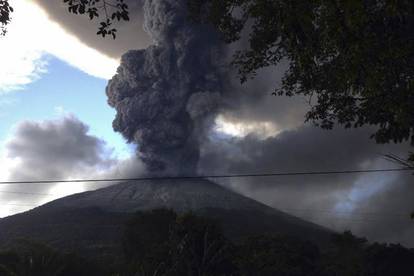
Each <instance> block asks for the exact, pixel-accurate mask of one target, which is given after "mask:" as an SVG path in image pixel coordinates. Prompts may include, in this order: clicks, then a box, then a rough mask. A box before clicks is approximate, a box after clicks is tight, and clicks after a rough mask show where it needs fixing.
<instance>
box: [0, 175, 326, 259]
mask: <svg viewBox="0 0 414 276" xmlns="http://www.w3.org/2000/svg"><path fill="white" fill-rule="evenodd" d="M158 208H167V209H173V210H174V211H176V212H178V213H185V212H193V213H195V214H199V215H203V216H207V217H210V218H213V219H216V220H218V221H219V222H220V223H221V224H222V228H223V230H224V233H225V234H226V235H227V236H228V237H229V238H231V239H237V238H241V237H243V236H248V235H260V234H276V233H277V234H284V235H292V236H295V237H298V238H300V239H305V240H311V241H313V242H315V241H316V242H317V243H320V244H322V243H325V242H327V241H328V239H329V238H330V236H331V234H332V233H333V231H331V230H329V229H327V228H324V227H322V226H319V225H316V224H314V223H311V222H307V221H305V220H302V219H300V218H297V217H294V216H291V215H289V214H287V213H284V212H281V211H279V210H276V209H273V208H271V207H269V206H267V205H265V204H263V203H260V202H258V201H255V200H253V199H251V198H248V197H245V196H243V195H240V194H238V193H236V192H234V191H231V190H228V189H226V188H224V187H222V186H220V185H218V184H216V183H213V182H211V181H209V180H206V179H202V180H196V181H194V180H185V181H182V180H163V181H149V180H148V181H139V182H138V181H129V182H123V183H119V184H116V185H112V186H108V187H105V188H101V189H97V190H94V191H88V192H83V193H78V194H74V195H70V196H67V197H63V198H60V199H56V200H54V201H51V202H49V203H46V204H44V205H42V206H39V207H37V208H34V209H32V210H30V211H27V212H24V213H20V214H17V215H14V216H10V217H6V218H3V219H1V220H0V246H1V245H7V244H9V243H10V241H11V240H14V239H16V238H25V239H34V240H37V241H41V242H45V243H48V244H49V245H51V246H53V247H57V248H60V249H66V250H75V251H76V250H79V251H82V252H84V251H88V252H90V254H91V255H93V254H97V253H98V252H99V254H102V253H103V252H108V253H109V252H116V251H119V248H118V247H119V246H118V245H119V244H120V240H121V236H122V232H123V225H124V224H125V222H126V221H127V220H128V219H129V218H130V217H131V215H132V214H133V213H134V212H136V211H145V210H151V209H158Z"/></svg>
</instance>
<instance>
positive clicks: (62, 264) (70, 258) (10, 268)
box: [0, 240, 102, 276]
mask: <svg viewBox="0 0 414 276" xmlns="http://www.w3.org/2000/svg"><path fill="white" fill-rule="evenodd" d="M101 273H102V271H101V270H100V269H98V268H97V267H96V266H95V265H94V264H92V263H91V262H88V261H86V260H84V259H82V258H80V257H78V256H76V255H74V254H62V253H59V252H57V251H55V250H53V249H52V248H50V247H48V246H46V245H43V244H39V243H35V242H30V241H23V240H22V241H19V243H18V245H17V246H16V247H14V248H13V249H11V250H9V251H5V252H0V275H4V276H26V275H28V276H29V275H54V276H71V275H79V276H89V275H102V274H101Z"/></svg>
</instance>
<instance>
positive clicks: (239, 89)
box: [0, 0, 414, 246]
mask: <svg viewBox="0 0 414 276" xmlns="http://www.w3.org/2000/svg"><path fill="white" fill-rule="evenodd" d="M134 3H135V4H134ZM137 3H140V1H134V2H131V9H132V10H131V11H132V16H131V22H129V23H125V25H122V24H121V25H120V26H119V32H118V38H117V40H115V41H112V40H107V39H102V38H100V37H98V36H96V35H95V33H96V25H94V24H93V23H91V22H89V20H87V19H84V18H81V17H76V16H74V15H70V14H68V13H67V12H66V10H65V9H64V7H62V5H61V3H60V2H59V1H53V2H50V1H47V0H13V1H11V4H12V5H13V7H14V8H15V12H14V13H13V18H12V23H11V24H10V26H9V27H8V33H7V35H6V36H5V37H0V60H1V67H0V118H1V122H2V124H0V179H1V180H2V181H6V180H13V181H18V180H44V179H78V178H92V177H96V178H103V177H114V176H118V177H127V176H137V175H141V174H143V173H145V171H146V170H147V169H148V168H147V167H148V164H152V163H149V162H148V158H146V157H148V156H154V155H159V160H161V161H165V162H166V163H168V162H170V161H171V160H170V159H169V157H168V156H167V157H166V155H165V153H166V152H167V153H168V152H169V151H168V150H165V151H164V152H162V151H161V152H160V151H159V150H158V148H159V147H158V146H157V144H156V142H157V141H158V140H160V141H161V142H164V143H165V141H164V140H163V139H164V138H165V137H171V135H172V134H173V136H172V137H174V139H176V140H174V139H169V141H172V142H175V141H178V140H179V138H180V137H181V138H182V137H187V136H188V135H190V136H193V135H195V134H194V133H196V132H197V133H198V134H197V135H195V136H197V137H195V138H194V139H195V140H194V141H196V142H194V141H193V143H192V144H191V145H190V146H191V147H190V148H193V147H196V148H197V149H198V150H199V151H198V153H199V156H198V157H197V158H196V159H197V161H196V164H198V167H197V171H198V172H199V173H202V174H221V173H260V172H295V171H313V170H319V171H321V170H324V171H330V170H335V171H336V170H354V169H357V170H359V169H379V168H395V167H398V165H397V164H394V163H390V162H389V161H387V160H385V158H384V157H383V156H384V154H388V153H394V154H397V155H400V156H404V155H405V154H406V153H407V152H408V150H409V147H408V145H407V144H400V145H394V144H390V145H378V144H375V143H374V141H372V140H370V139H369V136H370V134H372V132H373V131H374V130H375V129H374V128H372V127H365V128H361V129H356V130H344V129H342V128H340V127H338V128H335V129H334V130H332V131H325V130H321V129H318V128H316V127H314V126H313V125H311V124H309V123H304V115H305V112H306V110H307V108H308V101H307V99H304V98H300V97H293V98H285V97H274V96H271V92H272V89H273V88H274V87H275V86H277V85H278V84H279V83H280V78H281V76H282V74H283V72H284V70H285V69H286V64H281V65H280V66H279V67H277V68H269V69H266V70H262V71H261V72H259V74H258V76H257V78H256V79H254V80H252V81H249V82H248V83H247V84H245V85H243V86H242V85H240V83H239V82H238V79H237V77H235V76H233V75H234V74H233V73H232V72H227V73H226V74H224V73H223V74H222V73H221V72H219V71H214V70H213V71H214V74H213V76H212V75H211V74H210V75H209V72H210V71H211V70H212V69H215V68H216V67H217V65H216V64H214V62H211V61H210V60H207V62H204V63H203V66H204V67H203V68H201V67H200V66H199V67H198V68H197V70H194V68H193V67H192V66H193V65H191V64H192V63H189V64H187V65H185V64H186V63H185V62H183V64H184V65H182V66H183V67H181V68H182V72H183V74H187V75H186V76H187V77H188V79H191V78H192V77H193V73H194V71H199V72H201V73H202V75H209V77H208V78H205V80H204V81H203V82H202V83H201V84H198V89H201V90H203V89H204V90H206V91H207V90H208V91H207V92H208V93H207V94H202V93H199V91H196V92H195V93H193V92H192V91H187V92H186V93H190V94H191V93H192V94H191V96H190V97H189V100H188V102H186V103H185V104H183V103H182V102H181V101H178V100H177V99H180V97H179V95H180V94H179V93H184V92H182V91H181V92H180V90H179V89H175V88H174V89H171V87H174V85H173V84H171V85H167V86H165V84H163V83H162V82H159V80H161V79H168V80H170V83H175V81H177V79H178V81H177V82H178V83H179V80H180V79H179V78H181V77H182V76H181V75H178V76H177V75H174V74H172V75H171V74H170V75H169V73H168V72H166V71H163V70H159V71H156V70H155V69H154V68H159V67H163V66H166V64H167V63H168V62H170V61H168V60H164V59H162V55H160V57H156V58H154V59H152V60H148V56H150V54H148V55H147V56H146V55H145V53H153V52H151V51H152V50H146V52H142V51H141V52H140V51H138V52H133V53H131V54H129V55H125V56H124V57H123V58H122V60H121V55H122V54H123V53H125V52H126V51H127V50H129V49H144V48H146V47H147V46H148V45H150V44H153V43H154V42H153V40H157V41H156V42H157V43H164V44H165V45H167V46H168V45H169V44H168V43H169V42H166V41H164V40H163V39H164V36H167V35H168V32H169V31H170V30H169V29H168V28H162V26H163V25H162V24H157V23H159V22H156V21H155V20H161V19H160V17H159V18H155V19H148V18H147V21H146V24H147V27H146V31H144V28H143V27H142V25H143V23H144V19H143V12H142V7H141V6H140V5H139V4H137ZM156 9H157V10H156V12H159V13H160V14H161V13H162V11H163V9H165V7H163V6H157V7H156ZM28 14H30V16H27V15H28ZM173 19H174V20H175V21H174V20H172V21H171V22H176V24H178V25H179V24H181V21H180V18H179V17H177V18H176V17H174V18H173ZM152 20H153V21H152ZM149 23H151V24H149ZM161 23H162V22H161ZM160 26H161V27H160ZM179 27H180V28H181V27H182V26H181V25H179ZM157 28H159V29H157ZM189 31H191V30H189ZM179 39H181V38H180V37H177V38H176V41H175V42H176V45H177V44H179V43H184V44H182V45H185V46H186V44H185V43H186V39H185V37H184V39H183V41H184V42H182V41H180V40H179ZM199 39H200V41H204V39H207V38H203V37H201V38H199ZM197 41H198V40H197ZM209 41H210V40H209ZM243 43H244V42H243V41H241V42H240V43H238V44H236V45H230V46H225V49H224V46H220V45H216V46H215V47H218V48H220V47H221V48H220V49H221V50H222V52H224V54H223V56H224V57H221V56H220V58H222V59H223V60H226V58H227V57H228V56H229V55H230V54H229V53H231V52H232V51H234V50H235V49H237V48H238V47H243ZM186 47H187V46H186ZM182 49H187V52H189V53H190V54H185V55H183V56H182V59H181V60H184V61H185V60H188V59H189V60H192V59H191V58H192V56H191V52H192V54H194V53H196V52H197V53H198V56H199V57H204V54H205V52H203V51H209V49H210V48H209V47H206V48H205V49H204V48H201V49H191V48H182ZM154 52H155V50H154ZM153 56H156V55H153ZM143 59H144V60H146V61H147V62H146V63H145V64H144V65H142V64H139V62H141V61H142V60H143ZM151 62H154V63H151ZM138 64H139V65H140V66H138ZM205 64H208V66H207V65H205ZM119 65H121V68H122V70H121V71H122V72H123V73H119V74H118V75H117V77H115V78H114V79H113V80H112V81H111V82H110V85H108V80H109V79H111V78H112V77H113V76H114V74H115V73H116V70H117V67H118V66H119ZM152 70H153V71H152ZM154 71H156V73H151V74H155V76H153V78H154V80H152V82H150V83H149V84H148V85H147V84H146V83H144V81H143V80H144V79H142V81H141V82H139V81H137V79H138V77H136V78H135V77H131V76H142V75H145V74H148V72H154ZM201 73H200V74H201ZM157 74H158V75H157ZM224 75H226V77H223V76H224ZM147 79H148V78H147ZM147 79H145V81H147ZM196 79H199V78H198V77H197V78H196ZM217 79H218V81H216V80H217ZM221 79H226V81H227V82H226V83H227V84H226V85H222V84H220V80H221ZM138 80H139V79H138ZM135 82H138V84H135ZM133 85H138V86H139V85H140V86H142V87H145V89H147V90H148V91H151V93H152V94H148V95H155V94H154V91H155V92H157V93H158V92H159V90H160V88H159V87H161V88H162V89H164V90H165V91H167V92H168V93H171V94H172V95H176V97H174V99H173V100H171V102H170V105H169V106H168V107H169V108H170V109H171V110H170V111H168V112H164V110H168V108H167V107H163V108H161V107H159V106H158V105H157V102H156V99H155V100H154V98H155V97H146V96H143V95H145V94H142V95H141V96H139V95H138V94H133V93H134V90H133V89H131V87H133ZM191 85H192V84H191ZM191 85H190V86H191ZM107 86H108V91H109V93H108V95H109V98H108V96H107V95H106V93H105V91H106V89H107V88H106V87H107ZM163 87H164V88H163ZM165 87H169V88H165ZM200 87H201V88H200ZM143 89H144V88H143ZM157 89H158V90H157ZM168 89H169V90H168ZM220 89H222V90H225V92H220ZM164 90H163V91H164ZM210 90H211V91H210ZM213 90H214V91H213ZM216 90H217V91H218V92H217V91H216ZM160 91H161V90H160ZM177 91H178V92H177ZM161 92H162V91H161ZM202 92H203V91H202ZM174 93H178V94H174ZM122 95H132V96H131V97H130V98H128V99H129V101H128V104H127V105H125V106H124V105H122V101H120V98H122V97H121V96H122ZM156 95H158V94H156ZM206 95H208V97H207V96H206ZM138 96H139V97H138ZM200 99H201V100H200ZM108 100H109V103H110V105H109V104H108ZM154 101H155V102H154ZM205 102H207V103H209V105H206V104H204V103H205ZM173 107H174V108H173ZM175 107H176V108H175ZM156 108H161V111H158V113H157V114H160V113H162V114H163V115H165V117H162V118H161V119H159V117H157V118H158V119H156V120H159V121H156V122H157V123H154V124H150V125H151V126H145V128H144V127H143V124H142V123H137V122H139V118H142V117H145V116H147V115H148V114H151V112H155V111H154V110H158V109H156ZM177 110H178V111H177ZM200 110H201V111H200ZM171 112H187V113H189V114H190V119H191V122H192V124H193V125H195V126H196V127H195V129H182V128H181V126H180V125H177V126H176V125H175V122H173V120H171V122H170V121H169V119H170V117H169V116H170V115H171ZM148 116H149V115H148ZM145 118H146V117H145ZM148 118H150V116H149V117H148ZM114 119H115V121H114ZM148 120H150V119H148ZM113 121H114V123H113ZM164 122H170V123H169V124H168V125H167V126H164ZM140 124H141V125H140ZM186 124H189V123H188V122H186ZM174 127H176V128H174ZM114 128H115V129H116V130H117V132H115V131H114ZM131 129H132V130H134V131H132V132H131ZM186 131H189V132H186ZM159 132H160V133H163V134H165V136H163V135H159V136H157V135H156V134H154V133H159ZM121 133H122V134H124V136H126V137H128V138H129V139H130V140H131V141H132V143H130V144H128V143H126V141H125V139H124V138H123V137H122V135H121ZM137 133H138V134H140V135H137ZM177 133H179V134H177ZM146 135H147V136H148V137H150V139H146ZM180 135H181V136H180ZM200 137H201V138H200ZM148 141H151V142H153V144H149V142H148ZM154 141H155V142H154ZM161 142H160V144H163V143H161ZM154 143H155V144H154ZM177 143H180V142H177ZM140 145H141V147H142V148H140ZM137 150H138V155H139V154H141V155H140V156H141V158H140V157H137ZM175 153H176V155H177V156H181V155H182V156H188V155H186V154H187V153H188V152H187V150H186V149H180V150H179V151H175ZM159 160H155V161H159ZM175 161H176V160H175V159H173V160H172V163H174V162H175ZM153 163H154V162H153ZM411 182H412V176H411V175H410V174H409V173H378V174H359V175H337V176H329V177H327V176H306V177H305V176H300V177H291V178H288V177H284V178H255V179H249V178H246V179H237V180H227V181H220V183H219V184H222V185H224V186H226V187H228V188H230V189H233V190H235V191H237V192H240V193H242V194H244V195H247V196H249V197H252V198H254V199H256V200H259V201H261V202H263V203H265V204H268V205H270V206H272V207H275V208H279V209H281V210H285V211H286V212H289V213H291V214H294V215H297V216H299V217H302V218H304V219H308V220H311V221H314V222H316V223H320V224H322V225H325V226H328V227H331V228H333V229H335V230H340V231H343V230H347V229H351V230H352V231H354V232H355V233H357V234H361V235H366V236H368V237H369V238H370V239H372V240H379V241H389V242H401V243H404V244H406V245H410V246H414V240H413V239H412V234H411V233H412V231H413V230H414V227H413V223H412V221H410V220H409V213H410V211H412V210H414V204H413V203H412V194H413V192H414V189H413V188H411V187H412V185H410V183H411ZM95 188H97V186H93V185H90V184H86V183H79V184H73V185H63V184H57V185H43V186H41V187H40V186H35V185H2V187H0V203H1V205H2V206H1V210H0V217H4V216H8V215H12V214H14V213H18V212H22V211H25V210H28V209H31V208H33V207H34V206H36V205H38V204H42V203H45V202H47V201H49V200H52V199H54V198H58V197H62V196H65V195H68V194H71V193H75V192H81V191H85V190H89V189H95Z"/></svg>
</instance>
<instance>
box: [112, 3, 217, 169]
mask: <svg viewBox="0 0 414 276" xmlns="http://www.w3.org/2000/svg"><path fill="white" fill-rule="evenodd" d="M144 17H145V22H144V28H145V30H146V31H147V32H148V34H149V35H150V36H151V37H152V39H153V41H154V45H152V46H150V47H148V48H147V49H144V50H133V51H129V52H127V53H126V54H124V55H123V56H122V58H121V64H120V66H119V68H118V71H117V74H116V75H115V76H114V77H113V78H112V79H111V80H110V81H109V83H108V86H107V88H106V93H107V96H108V103H109V104H110V105H111V106H112V107H114V108H115V109H116V111H117V115H116V118H115V120H114V121H113V127H114V129H115V131H118V132H120V133H122V135H123V136H124V137H125V138H126V139H127V141H128V142H133V143H136V144H137V145H138V151H139V155H140V157H141V159H142V160H143V161H144V162H145V164H146V166H147V168H148V170H149V171H150V172H157V173H168V174H190V173H196V170H197V164H198V159H199V155H200V142H201V140H202V139H203V137H204V136H205V135H206V133H205V132H206V130H207V129H208V128H209V125H211V123H212V121H213V116H214V114H215V111H216V110H217V109H218V107H219V102H220V97H221V96H220V95H221V91H222V90H223V88H222V86H223V83H222V79H223V73H222V72H221V71H220V67H219V64H218V61H219V60H220V59H221V58H220V57H221V55H222V45H221V43H220V42H219V39H218V38H217V37H216V33H215V32H214V31H213V30H212V29H210V28H209V27H207V26H201V25H197V24H195V23H193V22H189V19H188V14H187V5H186V1H177V0H146V1H145V3H144Z"/></svg>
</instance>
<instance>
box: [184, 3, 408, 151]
mask: <svg viewBox="0 0 414 276" xmlns="http://www.w3.org/2000/svg"><path fill="white" fill-rule="evenodd" d="M189 3H190V4H189V6H190V8H191V12H192V14H193V15H192V17H193V18H196V19H197V20H199V21H202V22H206V23H209V24H213V25H215V26H216V28H217V29H218V30H219V31H220V32H221V34H222V35H223V38H224V39H225V40H226V41H227V42H234V41H237V40H238V39H240V37H241V34H242V32H246V33H247V34H248V39H249V47H248V48H247V49H243V50H241V51H239V52H237V53H236V54H235V56H234V60H233V64H234V65H235V66H236V67H237V68H238V69H239V74H240V78H241V81H242V82H245V81H247V80H248V79H249V78H253V77H255V75H256V74H257V72H258V70H259V69H260V68H263V67H268V66H274V65H277V64H278V63H279V62H280V61H282V60H287V61H289V64H290V66H289V69H288V71H287V72H286V74H285V76H284V78H283V82H282V86H281V87H280V88H277V89H276V90H275V93H274V94H276V95H288V96H292V95H298V94H299V95H305V96H308V97H309V98H310V103H311V104H312V107H311V109H310V110H309V112H308V113H307V116H306V119H307V120H308V121H313V122H314V123H316V124H317V125H319V126H321V127H323V128H327V129H330V128H332V127H333V125H334V124H335V123H339V124H342V125H344V126H345V127H360V126H363V125H376V126H377V127H378V130H377V131H376V132H375V133H374V134H373V137H374V138H375V139H376V141H377V142H379V143H386V142H390V141H394V142H402V141H404V140H410V141H411V142H412V143H413V142H414V135H413V127H414V109H413V108H412V107H413V104H414V32H413V31H412V30H413V29H414V2H413V1H411V0H401V1H380V0H364V1H356V0H346V1H326V0H311V1H301V0H293V1H292V0H204V1H203V0H189Z"/></svg>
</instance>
